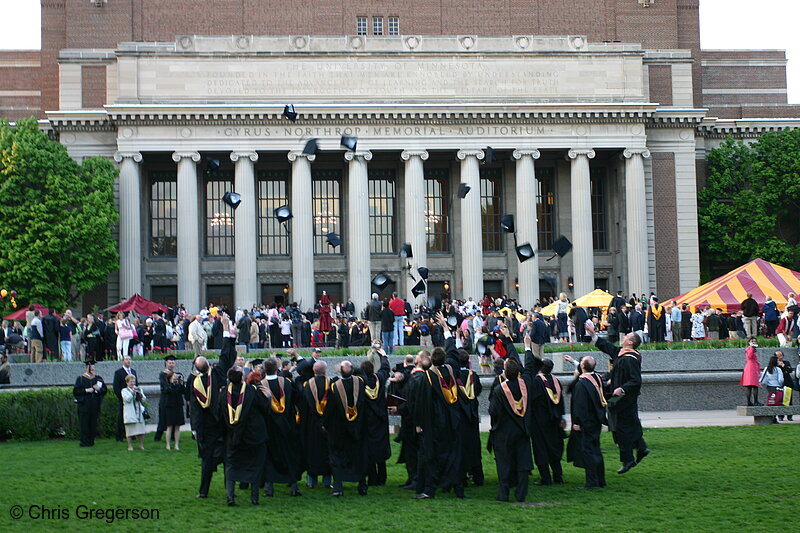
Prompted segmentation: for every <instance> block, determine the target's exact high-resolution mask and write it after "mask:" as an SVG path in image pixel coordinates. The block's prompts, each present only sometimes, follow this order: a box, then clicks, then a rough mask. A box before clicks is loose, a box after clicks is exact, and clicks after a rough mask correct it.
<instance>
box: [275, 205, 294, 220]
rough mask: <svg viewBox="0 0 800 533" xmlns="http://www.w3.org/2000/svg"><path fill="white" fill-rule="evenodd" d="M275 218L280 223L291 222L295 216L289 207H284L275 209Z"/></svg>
mask: <svg viewBox="0 0 800 533" xmlns="http://www.w3.org/2000/svg"><path fill="white" fill-rule="evenodd" d="M274 213H275V218H277V219H278V222H281V223H283V222H286V221H288V220H290V219H291V218H292V217H293V216H294V215H292V210H291V208H290V207H289V206H288V205H282V206H280V207H278V208H276V209H275V211H274Z"/></svg>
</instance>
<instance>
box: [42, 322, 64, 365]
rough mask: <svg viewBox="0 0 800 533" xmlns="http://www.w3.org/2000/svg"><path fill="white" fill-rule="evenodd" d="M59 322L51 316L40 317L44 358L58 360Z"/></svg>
mask: <svg viewBox="0 0 800 533" xmlns="http://www.w3.org/2000/svg"><path fill="white" fill-rule="evenodd" d="M59 326H60V324H59V322H58V319H57V318H56V317H55V316H53V315H49V314H48V315H45V316H43V317H42V331H43V332H44V337H43V338H42V344H43V345H44V355H45V356H46V357H54V358H56V359H57V358H58V339H59V333H60V332H59Z"/></svg>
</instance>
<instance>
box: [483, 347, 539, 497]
mask: <svg viewBox="0 0 800 533" xmlns="http://www.w3.org/2000/svg"><path fill="white" fill-rule="evenodd" d="M495 381H496V382H497V386H493V387H492V389H491V393H489V416H490V417H491V420H492V427H491V430H490V432H489V451H494V458H495V464H496V465H497V483H498V485H497V499H498V500H499V501H503V502H507V501H508V497H509V492H510V491H511V488H512V487H515V491H514V497H515V498H516V500H517V501H518V502H523V501H525V497H526V496H527V495H528V476H529V475H530V472H531V470H532V469H533V460H532V458H531V447H530V444H529V443H530V435H529V431H528V430H529V428H530V425H531V421H530V416H531V415H530V411H529V409H528V405H529V403H528V389H529V388H530V387H529V385H530V376H524V377H523V376H520V368H519V363H517V360H516V359H513V358H510V359H506V361H505V364H504V371H503V374H501V375H499V376H498V377H497V379H496V380H495Z"/></svg>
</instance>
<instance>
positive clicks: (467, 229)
mask: <svg viewBox="0 0 800 533" xmlns="http://www.w3.org/2000/svg"><path fill="white" fill-rule="evenodd" d="M456 157H458V159H460V160H461V181H462V182H463V183H466V184H467V185H469V186H470V187H472V189H471V190H470V191H469V194H467V197H466V198H464V199H463V200H461V199H459V200H458V201H459V203H460V205H461V286H462V290H461V297H462V298H464V299H465V300H466V299H467V298H469V297H472V299H473V300H475V301H476V302H479V301H480V300H482V299H483V228H482V227H481V177H480V167H479V166H478V165H479V163H480V160H481V159H483V150H459V151H458V153H457V154H456Z"/></svg>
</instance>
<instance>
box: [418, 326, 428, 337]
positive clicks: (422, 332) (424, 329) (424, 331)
mask: <svg viewBox="0 0 800 533" xmlns="http://www.w3.org/2000/svg"><path fill="white" fill-rule="evenodd" d="M419 334H420V335H423V336H428V335H430V334H431V328H429V327H428V324H422V325H421V326H420V327H419Z"/></svg>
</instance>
